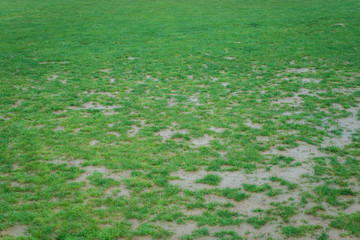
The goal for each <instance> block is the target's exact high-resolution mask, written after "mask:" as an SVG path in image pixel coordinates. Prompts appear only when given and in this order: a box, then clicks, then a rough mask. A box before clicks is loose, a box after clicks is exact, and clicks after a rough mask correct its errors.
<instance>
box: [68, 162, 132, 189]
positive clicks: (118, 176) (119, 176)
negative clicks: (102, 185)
mask: <svg viewBox="0 0 360 240" xmlns="http://www.w3.org/2000/svg"><path fill="white" fill-rule="evenodd" d="M81 169H82V170H85V172H84V173H82V174H80V176H78V177H77V178H75V179H73V180H71V181H70V182H86V183H87V184H89V182H90V181H89V179H87V178H88V177H89V176H90V175H92V174H93V173H94V172H95V171H97V172H100V173H102V174H103V177H104V178H112V179H114V180H116V181H121V180H123V179H124V178H127V177H130V176H131V172H113V171H111V170H109V169H107V168H106V167H104V166H86V167H83V168H81ZM112 190H114V189H112Z"/></svg>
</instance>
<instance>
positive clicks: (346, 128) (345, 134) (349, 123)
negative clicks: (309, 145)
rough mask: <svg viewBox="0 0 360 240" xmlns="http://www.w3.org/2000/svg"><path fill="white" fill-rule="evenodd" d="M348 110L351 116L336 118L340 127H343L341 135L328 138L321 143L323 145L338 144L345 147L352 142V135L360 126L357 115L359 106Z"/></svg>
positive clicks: (337, 145)
mask: <svg viewBox="0 0 360 240" xmlns="http://www.w3.org/2000/svg"><path fill="white" fill-rule="evenodd" d="M347 111H348V112H350V113H351V114H350V116H348V117H346V118H340V119H337V120H336V121H337V123H338V125H339V127H340V128H341V129H342V133H341V135H340V136H335V137H333V138H326V139H325V140H324V141H323V143H322V144H321V146H322V147H329V146H336V147H341V148H343V147H344V146H346V145H348V144H351V143H352V135H353V134H354V133H356V131H358V130H359V128H360V121H359V120H358V117H357V113H358V111H359V107H352V108H349V109H347Z"/></svg>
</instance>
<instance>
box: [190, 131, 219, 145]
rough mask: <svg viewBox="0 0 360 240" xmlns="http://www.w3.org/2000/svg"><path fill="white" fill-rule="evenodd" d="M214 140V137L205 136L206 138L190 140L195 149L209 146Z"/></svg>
mask: <svg viewBox="0 0 360 240" xmlns="http://www.w3.org/2000/svg"><path fill="white" fill-rule="evenodd" d="M212 140H214V138H213V137H212V136H209V135H207V134H205V135H204V136H202V137H199V138H192V139H191V140H190V142H191V143H192V144H193V145H194V146H195V147H202V146H208V145H209V143H210V141H212Z"/></svg>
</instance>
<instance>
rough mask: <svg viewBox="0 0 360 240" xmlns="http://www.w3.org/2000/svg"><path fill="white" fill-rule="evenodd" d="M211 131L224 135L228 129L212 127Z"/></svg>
mask: <svg viewBox="0 0 360 240" xmlns="http://www.w3.org/2000/svg"><path fill="white" fill-rule="evenodd" d="M210 130H211V131H214V132H217V133H222V132H224V131H225V130H226V129H225V128H217V127H211V128H210Z"/></svg>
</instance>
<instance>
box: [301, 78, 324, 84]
mask: <svg viewBox="0 0 360 240" xmlns="http://www.w3.org/2000/svg"><path fill="white" fill-rule="evenodd" d="M321 80H322V79H318V78H303V79H301V81H302V82H303V83H319V82H321Z"/></svg>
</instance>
